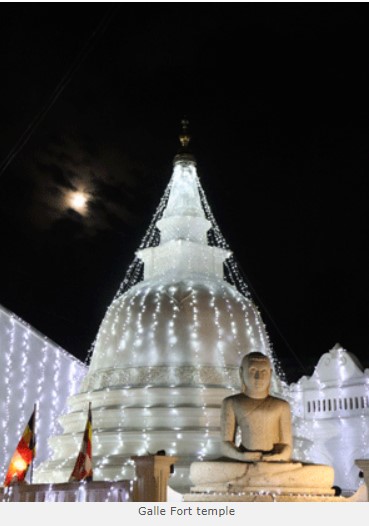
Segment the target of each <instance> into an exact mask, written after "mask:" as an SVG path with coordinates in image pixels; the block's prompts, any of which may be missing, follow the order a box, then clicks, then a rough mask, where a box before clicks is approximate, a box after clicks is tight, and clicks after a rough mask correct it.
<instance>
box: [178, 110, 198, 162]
mask: <svg viewBox="0 0 369 526" xmlns="http://www.w3.org/2000/svg"><path fill="white" fill-rule="evenodd" d="M189 124H190V123H189V121H188V119H186V118H183V119H182V120H181V131H180V134H179V136H178V138H179V142H180V147H179V150H178V152H177V155H176V156H175V157H174V160H173V164H174V165H176V164H178V163H193V164H195V165H196V161H195V157H194V156H193V155H192V153H191V152H190V148H189V145H190V142H191V134H190V131H189Z"/></svg>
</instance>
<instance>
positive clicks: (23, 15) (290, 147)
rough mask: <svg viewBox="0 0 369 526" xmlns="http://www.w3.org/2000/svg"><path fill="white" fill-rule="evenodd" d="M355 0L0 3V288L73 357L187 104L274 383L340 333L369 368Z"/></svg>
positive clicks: (146, 205)
mask: <svg viewBox="0 0 369 526" xmlns="http://www.w3.org/2000/svg"><path fill="white" fill-rule="evenodd" d="M364 7H365V6H363V5H362V4H345V3H343V4H334V3H331V4H329V3H328V4H325V3H322V4H319V3H311V4H309V3H307V4H292V3H291V4H289V3H287V4H267V3H261V4H243V3H236V4H228V5H227V4H213V3H205V4H193V3H188V4H187V3H183V4H170V3H169V4H141V3H133V4H119V3H117V4H109V3H108V4H101V3H92V4H89V3H82V4H79V5H78V6H76V4H73V3H66V4H63V3H61V4H43V3H41V4H1V6H0V68H1V75H0V111H1V125H0V162H2V161H3V162H4V164H3V167H4V166H5V165H6V164H8V166H7V167H6V168H5V169H4V170H3V171H2V173H1V175H0V236H1V260H0V261H1V270H2V272H1V278H0V304H1V305H3V306H4V307H6V308H7V309H9V310H11V311H13V312H14V313H15V314H17V315H18V316H20V317H21V318H23V319H24V320H25V321H27V322H28V323H30V324H31V325H32V326H33V327H35V328H36V329H38V330H39V331H41V332H42V333H43V334H45V335H46V336H48V337H49V338H50V339H52V340H54V341H55V342H56V343H58V344H59V345H61V346H62V347H64V348H65V349H66V350H67V351H69V352H71V353H72V354H74V355H75V356H77V357H79V358H81V359H82V360H83V359H84V358H85V357H86V355H87V351H88V349H89V348H90V346H91V344H92V342H93V340H94V338H95V335H96V333H97V331H98V328H99V325H100V323H101V321H102V318H103V316H104V313H105V311H106V309H107V307H108V305H109V304H110V303H111V300H112V298H113V296H114V294H115V292H116V290H117V289H118V287H119V284H120V282H121V281H122V279H123V277H124V274H125V271H126V269H127V267H128V265H129V263H130V262H131V260H132V259H133V254H134V251H135V250H136V249H137V248H138V245H139V243H140V241H141V238H142V237H143V235H144V233H145V231H146V229H147V227H148V225H149V223H150V220H151V217H152V215H153V213H154V211H155V209H156V207H157V205H158V202H159V200H160V198H161V196H162V194H163V192H164V189H165V187H166V185H167V183H168V181H169V179H170V176H171V170H172V159H173V156H174V155H175V153H176V151H177V148H178V139H177V136H178V132H179V122H180V120H181V118H182V117H183V116H184V115H186V116H187V117H188V119H189V121H190V125H191V132H192V136H193V140H192V150H193V152H194V154H195V156H196V158H197V162H198V171H199V176H200V180H201V183H202V185H203V187H204V190H205V192H206V194H207V197H208V200H209V202H210V205H211V207H212V210H213V213H214V215H215V218H216V219H217V222H218V224H219V225H220V228H221V230H222V232H223V234H224V236H225V238H226V239H227V241H228V243H229V245H230V247H231V249H232V250H233V252H234V253H235V256H236V258H237V260H238V263H239V265H240V267H241V269H242V271H243V273H244V275H245V278H246V280H247V281H248V283H249V285H250V289H251V292H252V296H253V298H254V300H255V302H256V304H257V305H258V306H259V308H260V310H261V313H262V316H263V319H264V321H265V323H266V326H267V329H268V332H269V335H270V338H271V341H272V343H273V347H274V350H275V352H276V354H277V355H278V357H279V359H280V361H281V364H282V367H283V368H284V369H285V371H286V372H287V377H288V379H289V380H290V381H295V380H297V379H298V378H299V377H300V376H301V375H302V374H308V375H310V374H312V372H313V369H314V365H315V364H316V362H317V360H318V359H319V357H320V356H321V355H322V354H323V353H324V352H327V351H328V350H329V349H331V348H332V347H333V346H334V344H335V343H337V342H339V343H340V344H341V345H342V346H343V347H344V348H346V349H347V350H349V351H351V352H353V353H354V354H356V355H357V356H358V357H359V359H360V360H361V362H362V364H363V366H364V367H369V337H368V331H369V256H368V253H369V251H368V244H369V204H368V202H369V191H368V184H367V181H368V177H369V163H368V156H369V96H368V93H369V91H368V85H369V30H368V24H367V17H366V16H365V15H366V10H365V11H364ZM17 145H18V146H17ZM13 149H14V151H13V154H14V155H13V154H12V155H10V152H11V151H12V150H13ZM9 161H10V162H9ZM81 189H84V190H85V191H87V192H88V193H89V194H90V196H91V197H90V201H89V203H88V213H87V214H85V215H83V214H79V213H77V212H76V211H75V210H72V209H71V208H69V207H68V204H67V202H66V196H67V195H68V192H71V191H75V190H81Z"/></svg>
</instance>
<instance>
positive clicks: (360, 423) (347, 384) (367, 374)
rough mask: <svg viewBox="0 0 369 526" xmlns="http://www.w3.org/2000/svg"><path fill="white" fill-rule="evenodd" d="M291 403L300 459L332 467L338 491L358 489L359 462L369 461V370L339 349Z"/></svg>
mask: <svg viewBox="0 0 369 526" xmlns="http://www.w3.org/2000/svg"><path fill="white" fill-rule="evenodd" d="M290 403H291V406H292V409H293V415H294V421H293V424H294V436H295V452H294V453H295V458H299V459H301V460H305V461H306V462H314V463H321V464H329V465H331V466H333V467H334V471H335V484H336V485H337V486H339V487H341V488H343V489H348V490H351V489H355V488H357V487H358V485H359V476H358V475H359V469H358V467H357V466H355V460H356V459H359V458H368V456H369V370H368V369H366V370H363V368H362V367H361V365H360V363H359V362H358V360H357V358H356V357H355V356H354V355H352V354H351V353H349V352H347V351H346V350H345V349H343V348H342V347H341V346H340V345H338V344H337V345H336V346H335V347H334V348H333V349H332V350H331V351H329V352H328V353H325V354H323V356H322V357H321V358H320V360H319V362H318V364H317V366H316V368H315V371H314V374H313V375H312V376H311V377H306V376H304V377H302V378H301V379H300V380H299V381H298V382H297V383H296V384H292V385H291V386H290Z"/></svg>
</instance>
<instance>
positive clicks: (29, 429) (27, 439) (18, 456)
mask: <svg viewBox="0 0 369 526" xmlns="http://www.w3.org/2000/svg"><path fill="white" fill-rule="evenodd" d="M35 415H36V407H35V408H34V410H33V413H32V416H31V418H30V419H29V422H28V424H27V425H26V428H25V430H24V433H23V435H22V438H21V439H20V441H19V444H18V446H17V449H16V450H15V452H14V455H13V456H12V459H11V461H10V464H9V469H8V473H7V474H6V477H5V481H4V486H9V484H13V483H17V482H22V481H23V480H24V479H25V477H26V475H27V471H28V468H29V466H30V465H31V464H32V462H33V459H34V458H35V453H36V450H35V442H36V441H35Z"/></svg>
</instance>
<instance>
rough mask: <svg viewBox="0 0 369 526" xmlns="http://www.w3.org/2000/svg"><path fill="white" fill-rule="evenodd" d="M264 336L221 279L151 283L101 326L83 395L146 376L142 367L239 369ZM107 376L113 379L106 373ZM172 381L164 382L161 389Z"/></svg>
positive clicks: (251, 311)
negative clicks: (124, 377) (242, 361)
mask: <svg viewBox="0 0 369 526" xmlns="http://www.w3.org/2000/svg"><path fill="white" fill-rule="evenodd" d="M266 345H267V337H266V334H265V330H264V326H263V324H262V322H261V320H260V316H259V314H258V312H257V310H256V308H255V306H254V305H253V303H252V302H251V301H250V300H249V299H247V298H245V297H244V296H243V295H242V294H240V293H239V292H238V291H237V290H236V289H235V287H233V286H232V285H230V284H228V283H227V282H225V281H224V280H220V279H217V278H215V277H214V278H213V279H211V278H209V277H208V278H207V277H204V276H202V275H196V274H194V275H191V276H188V277H187V278H186V279H185V280H184V279H183V280H174V279H173V280H169V281H168V279H167V278H165V277H159V278H153V279H150V280H146V281H144V282H142V283H139V284H138V285H136V286H134V287H133V288H131V289H130V290H129V291H128V292H126V293H125V294H123V295H122V296H119V297H118V298H116V299H115V301H114V302H113V303H112V305H111V306H110V308H109V310H108V313H107V314H106V316H105V319H104V320H103V322H102V324H101V327H100V330H99V333H98V336H97V340H96V344H95V350H94V355H93V358H92V361H91V365H90V369H89V374H88V378H87V379H86V382H85V385H84V390H91V389H96V388H101V387H107V386H108V385H111V386H112V385H114V384H115V383H116V382H118V383H121V382H122V377H121V378H120V377H119V374H118V372H119V371H120V370H122V369H123V371H122V376H126V377H127V378H126V380H125V381H124V383H126V382H127V381H129V380H128V376H129V374H128V371H129V370H130V371H131V376H132V379H133V375H136V376H137V374H138V372H137V371H136V369H137V368H144V370H142V369H141V375H144V374H148V372H147V371H146V368H147V367H168V366H169V367H170V366H172V367H173V366H174V367H175V366H190V367H191V366H193V367H200V366H207V367H215V368H224V367H236V368H238V367H239V364H240V360H241V357H242V356H243V355H244V354H246V353H248V352H251V351H260V352H264V353H265V352H266ZM109 371H112V374H111V375H108V372H109ZM162 382H164V383H168V382H173V379H172V378H166V379H165V378H163V379H162V380H161V383H162Z"/></svg>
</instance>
